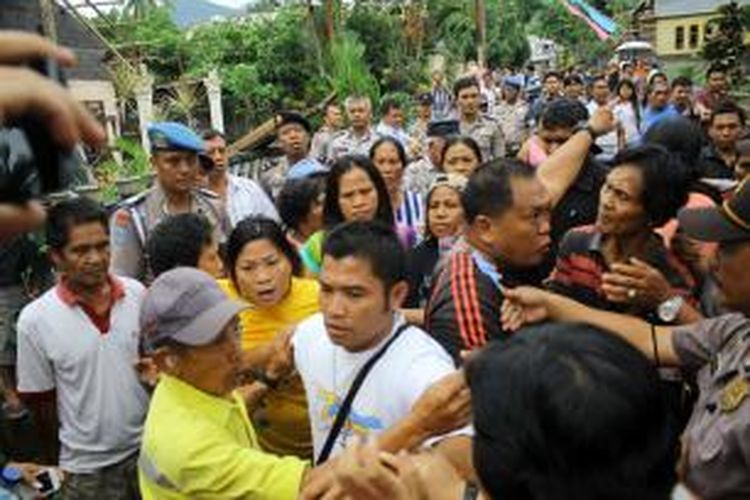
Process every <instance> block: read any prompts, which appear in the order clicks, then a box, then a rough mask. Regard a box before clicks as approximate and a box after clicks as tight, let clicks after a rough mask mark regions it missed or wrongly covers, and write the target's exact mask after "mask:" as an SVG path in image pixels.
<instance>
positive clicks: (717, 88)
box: [708, 71, 728, 94]
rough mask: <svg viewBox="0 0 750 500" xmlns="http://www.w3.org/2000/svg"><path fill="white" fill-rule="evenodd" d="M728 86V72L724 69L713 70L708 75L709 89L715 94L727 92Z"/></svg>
mask: <svg viewBox="0 0 750 500" xmlns="http://www.w3.org/2000/svg"><path fill="white" fill-rule="evenodd" d="M727 87H728V85H727V74H726V73H724V72H723V71H713V72H711V74H710V75H708V89H709V90H710V91H711V92H713V93H714V94H723V93H725V92H726V91H727Z"/></svg>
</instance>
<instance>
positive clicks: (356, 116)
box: [346, 101, 372, 130]
mask: <svg viewBox="0 0 750 500" xmlns="http://www.w3.org/2000/svg"><path fill="white" fill-rule="evenodd" d="M346 114H347V116H348V117H349V123H350V124H351V126H352V128H355V129H358V130H363V129H366V128H367V127H369V126H370V119H371V118H372V112H371V110H370V105H369V104H368V103H367V102H366V101H354V102H352V103H350V104H349V106H348V107H347V108H346Z"/></svg>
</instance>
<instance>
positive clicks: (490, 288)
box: [426, 252, 505, 360]
mask: <svg viewBox="0 0 750 500" xmlns="http://www.w3.org/2000/svg"><path fill="white" fill-rule="evenodd" d="M501 301H502V296H501V294H500V291H499V290H498V289H497V287H496V286H495V285H494V284H493V283H492V282H491V280H490V279H489V278H488V277H486V276H485V275H484V274H482V273H481V272H479V271H478V270H477V268H476V266H475V265H474V261H473V259H472V257H471V255H470V254H467V253H463V252H456V253H454V254H452V255H451V256H450V259H449V261H448V262H446V263H445V265H444V266H443V267H442V269H441V270H440V272H439V275H438V277H437V280H436V281H435V286H434V287H433V290H432V294H431V297H430V300H429V302H428V305H427V318H426V321H427V329H428V331H429V332H430V334H432V335H433V337H435V339H436V340H437V341H438V342H440V344H441V345H443V347H445V349H446V350H447V351H448V352H449V353H450V354H451V355H452V356H453V357H454V359H456V360H458V359H459V358H460V353H461V351H464V350H472V349H475V348H478V347H481V346H483V345H484V344H486V343H487V342H488V341H490V340H492V339H493V338H502V337H505V334H504V332H503V331H502V328H501V323H500V304H501Z"/></svg>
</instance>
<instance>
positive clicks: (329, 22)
mask: <svg viewBox="0 0 750 500" xmlns="http://www.w3.org/2000/svg"><path fill="white" fill-rule="evenodd" d="M335 4H336V0H326V37H327V38H328V41H329V42H332V41H333V35H334V10H335Z"/></svg>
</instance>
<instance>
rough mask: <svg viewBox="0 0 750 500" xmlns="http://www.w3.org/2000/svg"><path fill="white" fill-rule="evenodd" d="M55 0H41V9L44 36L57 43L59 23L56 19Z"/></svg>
mask: <svg viewBox="0 0 750 500" xmlns="http://www.w3.org/2000/svg"><path fill="white" fill-rule="evenodd" d="M55 9H56V6H55V2H54V0H39V10H40V12H41V15H42V16H41V17H42V31H43V32H44V36H46V37H47V38H49V39H50V40H52V41H53V42H55V43H57V23H56V20H55Z"/></svg>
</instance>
